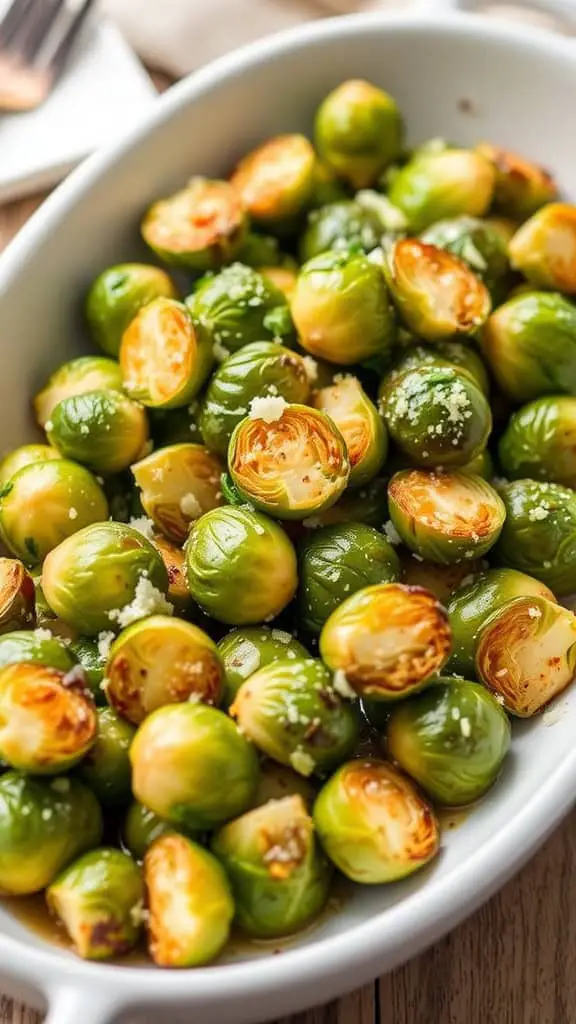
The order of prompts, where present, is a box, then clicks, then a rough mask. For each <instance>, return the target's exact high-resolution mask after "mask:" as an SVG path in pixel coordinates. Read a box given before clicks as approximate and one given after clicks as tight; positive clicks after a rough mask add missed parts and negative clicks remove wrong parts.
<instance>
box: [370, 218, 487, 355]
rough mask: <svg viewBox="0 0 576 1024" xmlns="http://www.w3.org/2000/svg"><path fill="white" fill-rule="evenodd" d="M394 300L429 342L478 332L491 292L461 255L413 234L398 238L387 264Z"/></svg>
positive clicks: (385, 268)
mask: <svg viewBox="0 0 576 1024" xmlns="http://www.w3.org/2000/svg"><path fill="white" fill-rule="evenodd" d="M383 271H384V276H385V278H386V282H387V284H388V288H389V290H390V294H391V296H392V299H393V300H394V304H395V305H396V308H397V309H398V312H399V313H400V316H401V317H402V319H403V321H404V323H405V324H406V326H407V327H409V328H410V330H412V331H414V332H415V333H416V334H417V335H419V336H420V337H421V338H425V339H426V340H427V341H437V340H442V339H443V338H451V337H454V336H455V335H464V336H465V335H469V334H473V333H475V332H476V331H477V330H478V328H479V327H481V326H482V324H483V323H484V322H485V320H486V318H487V316H488V314H489V313H490V295H489V293H488V290H487V288H486V286H485V285H484V284H483V283H482V281H481V280H480V278H479V277H477V276H476V275H475V274H473V273H472V271H471V270H470V268H469V267H468V266H467V265H466V264H465V263H463V262H462V260H459V259H458V258H457V257H456V256H453V255H452V254H451V253H449V252H446V251H445V250H444V249H438V248H437V247H436V246H435V245H426V244H425V243H424V242H418V241H416V240H415V239H412V238H405V239H403V240H401V241H399V242H396V243H395V245H394V246H393V248H392V249H391V250H390V251H389V252H388V254H387V256H386V259H385V261H384V265H383Z"/></svg>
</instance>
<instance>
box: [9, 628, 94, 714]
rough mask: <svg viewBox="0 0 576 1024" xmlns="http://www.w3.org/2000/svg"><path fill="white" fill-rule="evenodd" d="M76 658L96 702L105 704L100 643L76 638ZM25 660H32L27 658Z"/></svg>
mask: <svg viewBox="0 0 576 1024" xmlns="http://www.w3.org/2000/svg"><path fill="white" fill-rule="evenodd" d="M67 650H68V651H70V652H71V653H72V654H73V656H74V659H75V660H76V661H77V663H78V664H79V665H80V668H81V669H82V671H83V672H84V675H85V677H86V684H87V686H88V689H89V690H90V693H91V694H92V699H93V701H94V703H95V704H98V705H100V706H104V705H105V704H106V697H105V695H104V690H103V689H102V683H103V681H104V670H105V668H106V658H105V657H103V655H102V654H101V653H100V650H99V648H98V644H97V643H96V641H95V640H85V639H82V640H75V641H74V642H73V643H71V644H70V646H69V648H67ZM24 660H28V661H30V660H32V659H31V658H27V659H24ZM1 661H2V652H1V650H0V662H1ZM47 664H53V662H47ZM54 667H55V668H61V667H62V666H61V665H55V666H54Z"/></svg>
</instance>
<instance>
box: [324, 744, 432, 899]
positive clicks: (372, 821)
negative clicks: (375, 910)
mask: <svg viewBox="0 0 576 1024" xmlns="http://www.w3.org/2000/svg"><path fill="white" fill-rule="evenodd" d="M314 824H315V826H316V830H317V832H318V836H319V838H320V842H321V843H322V846H323V847H324V850H325V852H326V853H327V854H328V856H329V858H330V860H331V861H332V862H333V863H334V864H335V865H336V867H337V868H338V869H339V870H340V871H341V872H342V873H343V874H344V875H346V877H347V878H351V879H352V881H354V882H360V883H361V884H363V885H378V884H380V883H381V882H395V881H397V880H398V879H400V878H406V877H407V875H411V874H413V872H414V871H417V870H418V869H419V868H422V867H424V865H425V864H428V862H429V861H430V860H432V858H433V857H435V856H436V854H437V853H438V851H439V848H440V828H439V825H438V822H437V820H436V818H435V816H434V813H433V811H432V808H431V807H429V806H428V804H427V803H425V801H424V800H423V799H422V797H421V796H420V794H419V792H418V790H417V789H416V787H415V786H414V785H413V784H412V782H411V781H410V779H407V778H406V776H404V775H401V774H400V772H399V771H397V770H396V768H393V767H392V765H391V764H388V763H387V762H386V761H376V760H369V761H367V760H360V759H359V760H357V761H349V762H348V764H345V765H342V767H341V768H339V769H338V771H337V772H336V774H335V775H333V776H332V778H331V779H329V780H328V782H327V783H326V784H325V785H324V786H323V788H322V789H321V790H320V794H319V796H318V798H317V800H316V804H315V805H314Z"/></svg>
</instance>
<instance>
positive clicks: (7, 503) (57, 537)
mask: <svg viewBox="0 0 576 1024" xmlns="http://www.w3.org/2000/svg"><path fill="white" fill-rule="evenodd" d="M107 518H108V503H107V501H106V498H105V496H104V492H103V490H102V488H101V487H100V486H99V485H98V483H97V481H96V479H95V478H94V477H93V476H92V474H91V473H89V472H88V470H87V469H84V467H83V466H78V465H76V463H75V462H71V461H69V460H68V459H54V460H52V459H49V460H48V462H41V463H40V462H38V463H35V464H33V465H31V466H25V467H24V469H20V470H19V471H18V472H17V473H16V475H15V476H13V477H12V479H11V480H10V481H9V482H8V483H7V484H6V486H5V487H4V488H3V490H2V492H1V493H0V529H1V531H2V538H3V540H4V543H5V544H6V546H7V547H8V548H9V549H10V551H11V552H12V553H13V554H14V555H17V557H18V558H21V559H22V561H23V562H25V563H26V564H27V565H36V564H37V563H38V562H41V561H42V560H43V559H44V558H45V556H46V555H47V554H48V552H49V551H52V549H53V548H55V547H56V546H57V545H58V544H60V542H61V541H63V540H64V539H65V538H67V537H70V536H71V535H72V534H75V533H77V531H78V530H81V529H82V528H83V527H86V526H89V525H90V524H92V523H98V522H100V521H101V520H103V519H107Z"/></svg>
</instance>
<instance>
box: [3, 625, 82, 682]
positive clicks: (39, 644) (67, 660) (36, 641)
mask: <svg viewBox="0 0 576 1024" xmlns="http://www.w3.org/2000/svg"><path fill="white" fill-rule="evenodd" d="M22 662H26V664H28V665H45V666H46V667H47V668H54V669H57V670H58V671H59V672H62V673H63V674H65V675H66V674H67V673H68V672H70V671H71V669H73V668H74V664H75V657H74V656H73V654H72V649H71V648H70V647H68V645H67V644H66V643H64V641H63V640H60V639H59V638H58V637H56V636H52V634H51V633H50V630H48V629H36V630H29V629H28V630H24V629H22V630H17V631H16V632H15V633H4V635H3V636H0V669H2V668H4V666H5V665H17V664H20V663H22Z"/></svg>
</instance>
